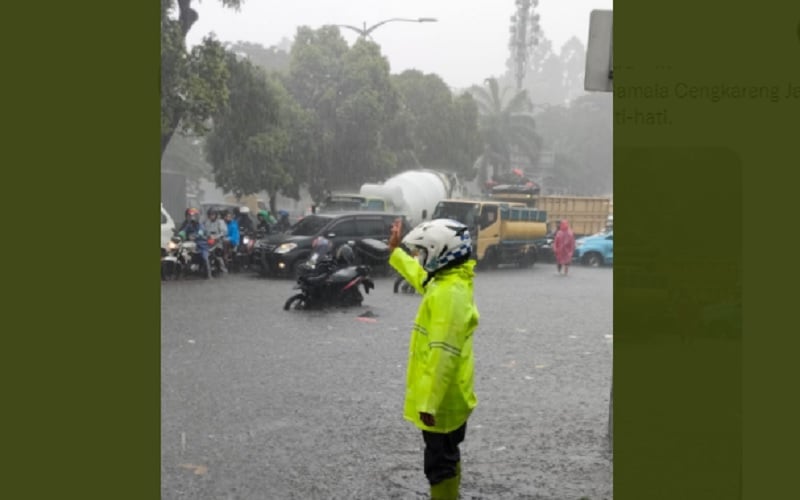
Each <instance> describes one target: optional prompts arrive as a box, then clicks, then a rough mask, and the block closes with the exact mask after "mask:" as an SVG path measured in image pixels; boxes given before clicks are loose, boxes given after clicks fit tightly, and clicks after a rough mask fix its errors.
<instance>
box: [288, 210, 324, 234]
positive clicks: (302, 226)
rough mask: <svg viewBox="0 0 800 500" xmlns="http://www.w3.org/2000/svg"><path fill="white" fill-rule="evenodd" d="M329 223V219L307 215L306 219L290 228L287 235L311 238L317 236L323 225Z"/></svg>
mask: <svg viewBox="0 0 800 500" xmlns="http://www.w3.org/2000/svg"><path fill="white" fill-rule="evenodd" d="M330 221H331V219H330V218H329V217H320V216H319V215H309V216H307V217H303V219H302V220H301V221H300V222H298V223H297V224H295V225H294V226H292V229H291V230H290V231H289V234H292V235H294V236H313V235H315V234H317V233H318V232H319V230H320V229H322V228H323V227H325V224H327V223H329V222H330Z"/></svg>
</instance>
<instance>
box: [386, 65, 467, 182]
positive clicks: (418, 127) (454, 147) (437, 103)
mask: <svg viewBox="0 0 800 500" xmlns="http://www.w3.org/2000/svg"><path fill="white" fill-rule="evenodd" d="M392 82H393V84H394V86H395V87H396V88H397V90H398V92H399V94H400V96H401V105H400V108H401V112H399V113H398V120H400V121H402V122H403V123H402V126H401V127H398V128H399V129H400V130H395V131H394V132H395V134H398V133H402V134H405V135H403V136H399V137H401V138H402V140H400V141H395V142H394V143H393V146H394V147H395V148H396V151H397V154H398V157H399V158H403V159H405V162H406V163H401V166H405V165H408V164H409V163H408V159H407V158H409V157H410V158H411V159H413V161H414V163H412V164H411V165H413V166H424V167H427V168H436V169H440V170H446V171H450V172H454V173H457V174H460V175H462V176H464V177H467V178H469V177H471V176H472V175H473V173H474V172H473V168H472V165H473V163H474V162H475V158H477V157H478V155H479V154H480V152H481V147H480V135H479V132H478V108H477V104H476V103H475V101H474V99H473V98H472V96H471V95H470V94H463V95H461V96H457V97H454V96H453V94H452V92H451V91H450V88H449V87H448V86H447V85H446V84H445V83H444V81H443V80H442V79H441V78H440V77H439V76H438V75H435V74H427V75H426V74H423V73H422V72H420V71H417V70H407V71H404V72H403V73H401V74H399V75H394V76H393V77H392ZM396 126H397V125H396V124H395V127H396ZM395 137H398V136H395Z"/></svg>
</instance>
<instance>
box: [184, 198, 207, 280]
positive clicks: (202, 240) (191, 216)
mask: <svg viewBox="0 0 800 500" xmlns="http://www.w3.org/2000/svg"><path fill="white" fill-rule="evenodd" d="M178 234H179V235H180V237H181V238H183V239H185V240H193V241H194V242H195V245H196V246H197V249H198V250H199V251H200V256H201V257H202V258H203V264H204V265H205V266H206V277H208V278H211V265H210V264H209V262H208V241H207V240H206V236H207V233H206V229H205V227H204V226H203V224H201V223H200V210H198V209H196V208H191V207H190V208H187V209H186V211H185V212H184V221H183V224H181V227H180V228H179V229H178Z"/></svg>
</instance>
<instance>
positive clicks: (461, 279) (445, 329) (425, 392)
mask: <svg viewBox="0 0 800 500" xmlns="http://www.w3.org/2000/svg"><path fill="white" fill-rule="evenodd" d="M389 263H390V264H391V265H392V267H394V268H395V269H396V270H397V272H399V273H400V274H401V275H402V276H403V277H404V278H405V279H406V281H407V282H408V283H409V284H411V285H412V286H413V287H414V288H415V289H416V290H417V291H418V292H419V293H420V294H422V296H423V297H422V303H421V304H420V306H419V309H418V311H417V317H416V319H415V321H414V329H413V330H412V331H411V342H410V344H409V349H408V369H407V372H406V398H405V405H404V408H403V416H404V417H405V419H406V420H409V421H410V422H412V423H414V425H416V426H417V427H418V428H420V429H422V430H426V431H430V432H440V433H447V432H450V431H453V430H455V429H458V428H459V427H461V425H462V424H464V422H466V421H467V418H468V417H469V415H470V414H471V413H472V410H473V409H474V408H475V407H476V406H477V404H478V398H477V397H476V396H475V393H474V392H473V373H472V372H473V365H474V363H473V357H472V334H473V332H474V331H475V328H476V327H477V326H478V319H479V315H478V309H477V308H476V307H475V304H474V302H473V300H472V278H473V276H474V275H475V273H474V271H473V268H474V267H475V261H474V260H469V261H467V262H465V263H464V264H462V265H460V266H456V267H454V268H451V269H444V270H441V271H439V272H438V273H436V275H435V277H434V278H433V279H432V280H431V281H430V282H428V284H427V285H426V286H425V288H423V287H422V283H423V281H424V280H425V278H426V277H427V273H426V272H425V270H424V269H423V268H422V266H421V265H420V264H419V263H418V262H417V261H416V260H415V259H414V258H413V257H411V256H410V255H408V254H407V253H406V252H404V251H403V250H402V249H400V248H396V249H395V250H394V251H393V252H392V254H391V256H390V258H389ZM420 412H423V413H430V414H431V415H433V416H434V417H435V420H436V422H435V423H436V425H435V426H434V427H428V426H427V425H425V424H423V423H422V421H421V420H420V418H419V414H420Z"/></svg>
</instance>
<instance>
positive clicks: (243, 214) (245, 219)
mask: <svg viewBox="0 0 800 500" xmlns="http://www.w3.org/2000/svg"><path fill="white" fill-rule="evenodd" d="M236 220H238V221H239V231H241V232H242V233H243V234H244V233H246V232H250V231H253V219H251V218H250V208H249V207H247V206H244V207H241V208H240V209H239V214H238V215H237V217H236Z"/></svg>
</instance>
